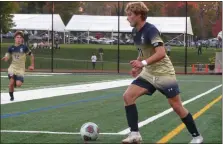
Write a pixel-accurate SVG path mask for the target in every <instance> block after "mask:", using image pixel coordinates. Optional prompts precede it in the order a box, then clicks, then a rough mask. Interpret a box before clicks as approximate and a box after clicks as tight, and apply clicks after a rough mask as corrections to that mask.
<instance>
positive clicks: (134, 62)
mask: <svg viewBox="0 0 223 144" xmlns="http://www.w3.org/2000/svg"><path fill="white" fill-rule="evenodd" d="M130 64H131V66H132V67H133V68H140V69H141V68H143V64H142V62H141V61H139V60H132V61H130Z"/></svg>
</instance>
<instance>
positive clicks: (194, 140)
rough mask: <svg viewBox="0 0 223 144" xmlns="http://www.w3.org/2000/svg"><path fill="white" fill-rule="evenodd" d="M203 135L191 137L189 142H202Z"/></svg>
mask: <svg viewBox="0 0 223 144" xmlns="http://www.w3.org/2000/svg"><path fill="white" fill-rule="evenodd" d="M203 140H204V139H203V137H202V136H197V137H193V139H192V140H191V141H190V143H194V144H201V143H203Z"/></svg>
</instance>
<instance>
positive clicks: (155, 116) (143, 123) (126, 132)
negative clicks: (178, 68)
mask: <svg viewBox="0 0 223 144" xmlns="http://www.w3.org/2000/svg"><path fill="white" fill-rule="evenodd" d="M221 86H222V84H221V85H218V86H216V87H214V88H212V89H210V90H208V91H206V92H204V93H201V94H199V95H197V96H195V97H193V98H191V99H189V100H187V101H184V102H183V105H186V104H188V103H190V102H192V101H195V100H196V99H199V98H201V97H202V96H204V95H207V94H209V93H211V92H212V91H214V90H216V89H218V88H220V87H221ZM172 111H173V109H172V108H170V109H167V110H165V111H163V112H161V113H159V114H157V115H154V116H152V117H150V118H148V119H146V120H144V121H141V122H139V123H138V126H139V128H141V127H143V126H145V125H147V124H149V123H151V122H153V121H155V120H157V119H158V118H160V117H163V116H165V115H167V114H169V113H170V112H172ZM129 132H130V129H129V128H127V129H124V130H122V131H120V132H118V133H119V134H121V135H125V134H128V133H129Z"/></svg>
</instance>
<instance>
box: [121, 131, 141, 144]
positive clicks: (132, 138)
mask: <svg viewBox="0 0 223 144" xmlns="http://www.w3.org/2000/svg"><path fill="white" fill-rule="evenodd" d="M141 141H142V137H141V135H140V133H139V132H131V133H130V134H129V136H128V137H127V138H126V139H124V140H122V143H123V144H131V143H137V144H139V143H140V142H141Z"/></svg>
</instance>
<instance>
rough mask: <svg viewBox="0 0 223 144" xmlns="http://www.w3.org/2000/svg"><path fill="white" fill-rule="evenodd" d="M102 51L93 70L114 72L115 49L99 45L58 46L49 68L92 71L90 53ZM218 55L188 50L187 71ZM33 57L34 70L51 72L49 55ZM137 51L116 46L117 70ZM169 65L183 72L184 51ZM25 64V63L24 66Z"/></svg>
mask: <svg viewBox="0 0 223 144" xmlns="http://www.w3.org/2000/svg"><path fill="white" fill-rule="evenodd" d="M9 45H10V44H9V43H3V44H2V45H1V52H2V53H1V56H3V55H4V54H5V52H6V51H7V48H8V46H9ZM99 48H103V49H104V56H103V60H104V62H103V63H102V62H98V63H97V64H96V69H97V70H117V61H118V58H117V55H118V51H117V50H118V46H117V45H99V44H89V45H88V44H62V45H61V49H60V50H54V52H53V67H54V69H68V70H71V69H74V70H78V69H81V70H83V69H85V70H86V69H87V70H91V69H92V64H91V55H92V53H93V52H95V53H96V54H97V57H98V59H99V55H98V49H99ZM217 51H221V49H218V50H216V49H214V48H208V49H205V48H203V53H202V55H199V56H198V55H197V49H192V48H188V54H187V55H188V57H187V63H188V71H190V68H191V65H192V64H196V63H197V62H199V63H203V64H208V63H209V60H208V59H209V58H210V57H214V56H215V52H217ZM33 53H34V54H35V57H36V61H35V63H36V64H35V67H36V69H51V66H52V61H51V60H52V51H51V50H50V49H44V50H43V49H40V50H33ZM136 57H137V51H136V48H135V47H134V46H133V45H120V57H119V58H120V70H129V69H130V66H129V61H130V60H133V59H136ZM170 59H171V61H172V62H173V64H174V66H175V67H176V71H177V72H183V71H184V64H185V48H184V47H173V48H172V50H171V57H170ZM28 64H29V60H28V62H27V65H28ZM7 66H8V63H5V62H1V67H2V68H7Z"/></svg>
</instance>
